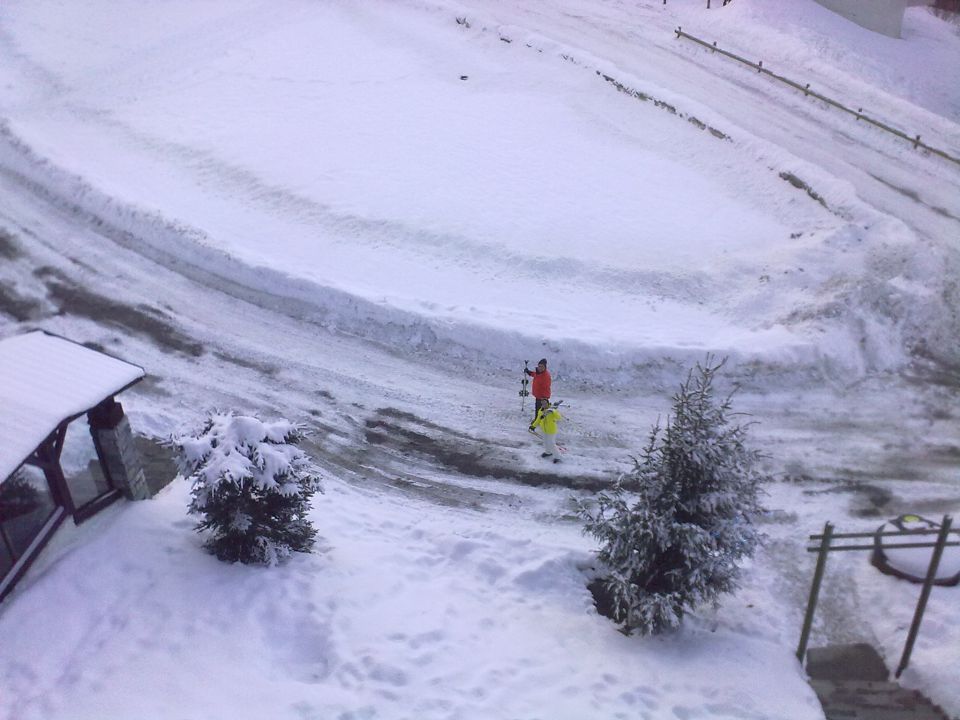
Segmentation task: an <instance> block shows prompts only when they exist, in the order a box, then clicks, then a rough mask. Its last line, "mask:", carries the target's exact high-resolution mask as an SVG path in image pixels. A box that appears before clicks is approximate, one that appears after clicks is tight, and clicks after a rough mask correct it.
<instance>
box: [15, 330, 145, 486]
mask: <svg viewBox="0 0 960 720" xmlns="http://www.w3.org/2000/svg"><path fill="white" fill-rule="evenodd" d="M143 376H144V372H143V368H141V367H138V366H136V365H131V364H130V363H128V362H124V361H123V360H118V359H117V358H114V357H110V356H109V355H104V354H103V353H101V352H97V351H96V350H91V349H90V348H86V347H84V346H82V345H78V344H77V343H74V342H71V341H69V340H65V339H64V338H61V337H57V336H55V335H48V334H47V333H45V332H31V333H26V334H24V335H15V336H13V337H10V338H6V339H3V340H0V483H2V482H3V481H4V480H6V479H7V478H8V477H9V476H10V475H11V474H12V473H13V471H14V470H16V469H17V468H18V467H19V466H20V465H21V464H22V463H23V461H24V460H26V459H27V458H28V457H29V456H30V455H31V454H32V453H33V451H34V450H36V449H37V447H38V446H39V445H40V444H41V443H42V442H43V441H44V440H45V439H46V438H47V436H49V435H50V433H51V432H53V431H54V430H56V429H57V427H58V426H59V425H60V423H62V422H63V421H64V420H68V419H70V418H73V417H76V416H77V415H80V414H82V413H85V412H86V411H87V410H90V409H91V408H94V407H96V406H97V405H99V404H100V403H101V402H102V401H103V400H106V399H107V398H109V397H112V396H113V395H116V394H117V393H118V392H120V391H121V390H124V389H126V388H127V387H129V386H130V385H132V384H133V383H135V382H137V381H139V380H140V379H141V378H142V377H143Z"/></svg>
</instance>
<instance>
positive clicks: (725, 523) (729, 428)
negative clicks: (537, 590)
mask: <svg viewBox="0 0 960 720" xmlns="http://www.w3.org/2000/svg"><path fill="white" fill-rule="evenodd" d="M722 366H723V362H720V363H719V364H713V358H712V357H710V356H708V357H707V359H706V364H705V365H700V364H699V363H698V364H697V366H696V369H695V370H694V371H691V372H690V373H689V374H688V376H687V380H686V382H685V383H683V384H682V385H681V386H680V390H679V391H678V392H677V394H676V395H674V397H673V415H672V417H671V418H668V420H667V426H666V429H665V430H663V431H661V428H660V426H659V423H658V424H657V425H655V426H654V427H653V429H652V430H651V432H650V439H649V442H648V444H647V446H646V447H645V448H644V450H643V453H642V455H641V456H640V458H639V459H636V458H635V459H634V469H633V470H632V471H631V472H629V473H627V474H626V475H624V476H622V477H621V478H620V479H618V481H617V483H616V484H615V486H614V487H613V489H612V490H611V492H610V493H609V494H607V493H602V494H601V495H600V496H599V498H598V507H597V509H596V511H595V512H592V511H591V510H590V509H589V508H588V507H582V508H581V511H580V513H581V516H582V517H584V518H585V519H586V524H585V526H584V533H585V534H590V535H593V536H594V537H596V538H597V539H598V540H599V541H600V543H601V548H600V550H599V551H598V558H599V559H600V561H601V563H602V565H603V566H604V570H605V571H606V573H607V574H606V575H605V576H604V577H603V578H602V579H601V580H600V581H599V585H598V586H594V587H598V589H599V591H600V592H599V593H596V591H595V594H599V595H600V598H599V599H600V600H602V601H604V602H603V603H598V607H599V606H600V605H601V604H608V605H609V609H610V614H611V616H612V617H613V619H614V620H615V621H616V622H618V623H621V624H622V625H623V626H624V629H625V630H626V632H627V633H630V632H631V631H632V630H638V631H639V632H640V633H641V634H644V635H646V634H650V633H658V632H662V631H664V630H667V629H669V628H673V627H677V626H678V625H679V624H680V622H681V620H682V619H683V616H684V613H685V612H686V611H687V610H692V609H693V608H695V607H696V606H697V605H700V604H702V603H705V602H712V603H713V604H714V605H716V604H717V602H718V601H717V598H718V596H719V595H720V594H721V593H726V592H731V591H733V590H735V589H736V588H737V580H738V575H739V568H738V567H737V565H736V561H737V560H738V559H739V558H741V557H743V556H749V555H752V554H753V551H754V548H755V546H756V544H757V542H758V533H757V531H756V529H755V528H754V526H753V523H752V516H753V515H754V514H756V513H757V512H759V511H760V510H761V509H762V508H761V506H760V502H759V494H760V483H761V482H762V481H763V480H764V479H765V478H764V477H763V476H762V475H761V474H760V473H759V471H758V470H757V469H756V468H757V464H758V463H757V461H758V459H759V454H758V453H757V452H755V451H751V450H748V449H747V448H746V447H745V445H744V440H745V434H746V429H745V428H744V427H743V426H740V425H733V424H731V422H730V420H729V415H730V411H731V404H730V397H729V396H727V398H726V399H725V400H722V401H717V400H716V398H715V397H714V389H713V380H714V375H715V374H716V372H717V371H718V370H719V369H720V368H721V367H722ZM624 485H629V486H630V487H634V486H635V487H636V488H638V490H637V496H636V498H635V502H633V504H631V503H630V500H629V499H628V496H627V493H626V491H625V489H624Z"/></svg>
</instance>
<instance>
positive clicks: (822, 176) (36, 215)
mask: <svg viewBox="0 0 960 720" xmlns="http://www.w3.org/2000/svg"><path fill="white" fill-rule="evenodd" d="M715 5H719V3H715ZM788 6H789V7H788ZM677 26H682V27H683V28H684V30H685V31H687V32H690V33H692V34H694V35H698V36H702V37H704V38H706V39H708V40H711V41H712V40H717V41H718V44H719V45H720V46H721V47H725V48H727V49H730V50H732V51H734V52H738V53H741V54H744V55H746V56H749V57H756V58H757V59H763V61H764V65H765V67H771V68H773V69H774V70H775V72H779V73H781V74H783V75H786V76H788V77H791V78H794V79H797V80H799V81H802V82H804V83H805V82H810V83H811V84H812V86H813V87H815V88H816V89H818V90H819V91H820V92H823V93H825V94H828V95H831V96H835V97H837V98H838V99H840V100H842V101H846V102H848V104H851V105H856V106H858V107H860V106H862V107H863V108H864V111H865V112H870V113H871V114H873V115H875V116H877V117H879V118H880V119H883V120H886V121H889V122H890V123H892V124H894V125H896V126H897V127H901V128H903V129H904V130H905V131H907V132H909V133H911V134H918V133H919V134H921V135H922V136H923V138H924V141H925V142H927V143H929V144H931V145H933V146H937V147H942V148H943V149H945V150H947V151H948V152H951V153H953V154H954V155H956V156H960V125H958V119H960V87H958V86H957V84H956V82H955V77H954V70H955V68H956V67H957V63H958V61H960V37H958V32H957V25H955V24H950V23H947V22H944V21H943V20H941V19H938V18H937V17H936V16H934V15H933V14H932V13H931V12H930V11H928V10H925V9H922V8H914V9H911V10H909V11H908V13H907V16H906V20H905V26H904V39H903V40H899V41H897V40H892V39H889V38H885V37H882V36H878V35H874V34H871V33H869V32H867V31H865V30H862V29H860V28H857V27H856V26H853V25H850V24H848V23H846V22H845V21H843V20H842V19H840V18H838V17H836V16H834V15H832V14H830V13H829V12H827V11H826V10H824V9H823V8H820V7H819V6H818V5H816V4H815V3H813V2H812V1H810V0H802V1H801V0H798V1H797V2H791V3H789V4H783V3H776V4H772V3H765V2H761V1H760V0H735V1H734V2H733V3H732V4H730V5H728V6H727V7H723V8H719V7H714V8H713V9H712V10H710V11H707V10H706V9H705V8H704V7H703V6H702V3H701V2H699V1H698V2H693V1H692V0H691V1H690V2H682V1H678V0H670V2H669V3H668V4H667V5H663V4H662V3H661V2H659V0H657V1H656V2H654V1H653V0H651V1H649V2H632V3H627V2H615V1H613V0H610V1H607V2H589V3H587V2H583V1H582V0H578V1H577V2H574V1H573V0H550V2H542V3H524V4H521V3H510V2H495V1H494V0H461V1H460V2H446V1H441V0H438V1H436V2H426V1H422V0H400V1H397V2H389V3H387V2H369V3H363V4H359V3H357V4H353V3H348V2H339V3H313V2H295V1H293V0H290V1H288V2H283V3H276V2H263V1H255V0H239V1H234V2H226V0H223V1H222V2H217V1H213V0H211V1H209V2H204V3H195V2H187V0H164V2H159V3H151V4H149V5H144V4H142V3H136V2H128V1H124V0H109V1H108V0H96V1H95V0H84V1H83V2H76V3H66V4H65V3H59V2H54V1H53V0H34V1H32V2H29V3H28V2H22V1H20V0H12V1H11V2H6V3H4V4H3V6H2V7H0V88H3V94H2V96H0V189H2V192H0V279H2V285H0V333H2V334H8V333H11V332H17V331H20V330H23V329H25V328H27V327H43V328H46V329H49V330H51V331H54V332H59V333H61V334H64V335H67V336H69V337H71V338H74V339H77V340H81V341H86V342H92V343H96V344H97V345H98V346H100V347H103V348H106V349H107V350H108V351H110V352H112V353H115V354H117V355H118V356H120V357H123V358H126V359H129V360H131V361H132V362H136V363H137V364H139V365H142V366H144V367H146V368H147V371H148V374H149V375H150V378H149V380H148V381H147V382H145V383H144V384H142V385H141V386H140V387H138V388H137V389H136V390H135V391H134V392H133V393H131V394H129V396H128V397H126V398H125V405H126V406H127V408H128V411H129V412H130V413H131V415H132V418H133V424H134V425H135V426H136V427H137V428H138V429H139V430H140V431H142V432H147V433H152V434H155V435H158V436H163V435H166V434H168V433H170V432H171V431H173V430H178V429H183V427H184V426H185V425H187V426H188V425H189V424H190V423H193V422H196V421H197V420H198V418H199V417H200V416H201V415H202V413H203V411H204V410H205V409H206V408H209V407H213V406H219V407H231V408H236V409H238V410H242V411H256V412H260V413H263V414H265V415H274V414H282V415H285V416H287V417H289V418H291V419H295V420H305V421H307V422H308V423H309V424H310V425H311V427H312V428H313V430H314V436H313V447H312V450H313V451H314V452H315V453H316V455H317V456H318V459H319V460H320V462H321V464H322V465H323V466H324V467H325V468H326V469H327V471H328V473H329V474H330V476H331V479H330V480H329V481H328V483H327V490H328V492H327V494H326V495H324V496H320V497H318V499H317V500H316V501H315V522H316V524H317V526H318V527H319V528H320V532H321V535H322V537H323V541H322V543H321V547H320V548H318V550H317V552H316V553H314V554H313V555H310V556H303V557H298V558H295V559H294V560H293V561H291V562H290V563H289V564H287V565H285V566H282V567H279V568H272V569H251V568H237V567H228V566H224V565H222V564H219V563H217V562H216V561H215V560H214V559H212V558H210V557H208V556H206V555H205V554H203V553H202V551H201V550H200V548H199V539H198V538H197V537H196V536H195V535H194V533H193V532H192V531H191V521H190V520H189V519H188V518H187V517H186V516H185V507H186V502H187V488H186V485H185V484H184V483H183V482H182V481H176V482H174V483H173V484H172V485H171V486H170V487H169V488H168V489H167V490H165V491H164V492H163V493H162V494H161V495H160V496H159V497H158V498H156V499H155V500H153V501H150V502H147V503H141V504H137V505H120V506H117V507H114V508H112V509H111V510H110V511H108V512H107V513H104V514H103V515H101V516H99V517H98V518H96V519H95V520H93V521H90V523H88V524H86V525H84V526H81V527H80V528H77V529H75V530H71V531H70V532H66V533H62V534H61V536H60V537H58V538H57V539H56V542H55V546H54V547H52V548H51V549H50V551H49V552H48V553H47V554H46V556H45V558H44V559H43V561H42V562H41V563H39V564H38V565H37V566H36V567H35V568H34V569H33V570H32V571H31V573H30V575H29V576H28V577H27V579H26V580H25V581H24V582H23V583H21V586H20V588H19V589H18V591H17V592H16V593H14V595H12V596H11V597H10V598H9V599H8V600H7V601H5V603H4V607H3V608H2V609H0V646H2V647H3V649H4V650H3V653H2V657H0V717H10V718H11V719H12V718H17V719H18V720H19V719H21V718H24V719H25V718H121V717H143V718H151V717H156V718H166V717H189V718H221V717H223V718H226V717H264V716H269V717H279V718H334V717H342V718H407V717H409V718H585V717H591V718H593V717H595V718H608V717H609V718H614V717H648V718H669V717H679V718H684V717H686V718H818V717H821V716H822V714H821V711H820V709H819V705H818V704H817V702H816V699H815V697H814V696H813V693H812V691H811V690H810V689H809V688H808V687H807V686H806V683H805V681H804V678H803V673H802V670H801V668H800V667H799V665H798V664H797V663H796V662H795V659H794V658H793V655H792V653H793V649H794V647H795V643H796V640H797V635H798V632H799V624H800V619H801V616H802V606H803V603H804V602H805V599H806V597H805V596H806V592H807V589H808V583H809V577H810V573H811V571H812V560H811V558H810V557H809V556H808V554H807V553H805V552H804V550H803V546H804V543H803V540H804V538H805V537H806V535H807V534H810V533H812V532H816V531H818V530H819V529H820V527H822V523H823V522H824V521H825V520H827V519H831V520H833V521H834V522H835V523H837V524H840V525H842V527H843V529H845V530H851V531H852V530H872V529H874V528H875V527H876V526H877V525H879V524H880V523H881V522H882V520H883V519H884V518H886V517H888V516H892V515H895V514H897V513H899V512H907V511H914V512H920V513H923V514H927V515H929V516H932V517H939V515H941V514H943V513H945V512H953V513H956V512H957V511H958V509H960V490H958V483H957V480H956V467H957V460H958V457H960V450H958V448H960V432H958V430H957V427H958V426H957V411H956V407H957V400H958V399H960V393H958V383H957V373H956V367H957V363H958V362H960V355H958V351H957V347H958V346H957V344H956V341H955V338H956V337H957V333H958V331H960V317H958V314H957V309H956V308H957V302H958V283H957V277H958V275H957V273H958V269H960V259H958V258H960V248H958V246H957V240H956V239H957V237H958V236H960V171H958V166H957V165H954V164H951V163H949V162H948V161H945V160H943V159H941V158H937V157H932V156H928V155H925V154H923V153H919V152H917V151H914V150H913V148H912V147H910V145H909V144H907V143H905V142H903V141H902V140H899V139H896V138H892V137H889V136H885V135H883V134H881V133H879V132H878V131H876V130H874V129H871V128H869V127H865V126H863V125H858V124H857V123H856V121H855V120H854V119H853V118H849V117H846V116H842V115H840V114H839V113H837V112H835V111H832V110H828V109H827V108H825V107H824V106H822V105H821V104H819V103H816V102H814V101H812V100H810V99H809V98H804V97H803V95H802V94H801V93H798V92H796V91H794V90H791V89H789V88H786V87H782V86H777V85H775V84H774V83H772V82H771V81H770V79H769V78H765V77H763V76H759V75H757V74H756V73H751V72H749V71H748V70H746V69H743V68H740V67H738V66H736V65H735V64H733V63H732V62H731V61H729V60H724V59H722V58H720V57H718V56H716V55H712V54H710V53H709V52H708V51H705V50H703V49H701V48H698V47H697V46H695V45H693V44H690V43H688V42H685V41H680V40H677V39H676V37H675V35H674V34H673V33H672V30H673V29H674V28H675V27H677ZM598 73H600V74H598ZM603 75H606V76H608V77H610V78H611V79H613V80H614V81H616V83H618V84H619V85H620V87H622V88H624V89H629V90H631V91H636V92H639V93H643V94H644V95H645V96H646V97H648V98H649V100H647V101H644V100H641V99H638V98H637V97H635V96H634V95H632V94H630V93H627V92H618V91H617V86H616V85H615V84H614V83H613V82H609V81H607V80H605V79H604V78H603ZM693 120H696V122H694V121H693ZM791 180H793V181H795V182H791ZM797 184H802V186H801V187H797V186H796V185H797ZM804 188H807V189H809V191H810V192H806V191H805V189H804ZM814 195H815V196H816V198H820V200H822V202H821V201H818V200H817V199H816V198H815V197H814ZM707 351H713V352H716V353H719V354H724V355H725V354H729V355H730V356H731V364H730V371H729V379H730V380H731V381H736V382H737V383H738V384H739V385H740V386H741V387H742V392H741V396H740V399H739V402H738V407H740V408H742V409H745V410H747V411H749V412H750V413H751V414H752V415H753V416H754V418H755V419H756V420H758V421H759V424H758V425H757V426H756V428H755V431H754V436H755V438H756V439H757V442H758V445H759V446H760V447H761V448H762V449H763V450H764V451H765V452H767V453H768V454H769V456H770V459H769V463H770V469H771V472H774V473H775V474H776V477H777V478H778V482H777V483H775V484H774V485H772V486H771V495H770V497H769V499H768V506H769V507H770V513H769V515H768V516H767V517H766V518H764V526H765V527H764V529H765V530H766V531H767V532H768V534H769V536H770V537H769V540H768V542H767V544H766V545H765V547H764V549H763V550H762V552H761V553H760V555H759V556H758V557H757V558H756V559H755V560H754V562H753V563H751V564H750V566H749V568H748V571H747V574H746V578H745V587H744V590H743V591H742V592H741V593H739V594H738V595H736V596H734V597H732V598H730V599H729V600H728V601H727V603H725V604H724V606H723V607H722V608H721V609H720V610H719V611H716V612H714V611H704V612H702V613H699V614H698V615H696V616H695V617H693V618H691V620H690V621H689V622H688V623H687V624H686V625H685V627H684V628H683V630H681V631H680V632H679V633H677V634H676V635H672V636H670V637H665V638H657V639H639V638H626V637H624V636H622V635H620V634H618V633H617V632H616V631H615V629H614V628H613V626H611V625H610V623H609V622H608V621H606V620H604V619H603V618H601V617H599V616H597V615H596V613H595V612H594V611H593V609H592V605H591V600H590V596H589V593H588V591H587V590H586V587H585V575H584V573H587V572H589V566H590V558H591V556H590V550H591V548H592V545H591V541H590V540H589V539H587V538H584V537H582V536H581V535H580V533H579V525H578V524H577V522H576V521H574V520H573V518H572V517H571V514H570V513H571V505H570V496H571V494H572V493H573V492H577V493H580V494H583V493H586V492H589V489H592V488H596V487H598V486H602V484H604V483H608V482H610V481H611V480H612V479H613V478H615V477H616V475H617V473H618V472H620V471H622V470H624V469H625V468H626V467H628V463H629V459H628V456H629V454H630V453H632V452H636V450H637V449H638V445H639V439H640V438H642V437H643V436H644V434H645V433H646V431H647V429H648V427H649V425H650V424H651V423H652V422H653V421H655V420H656V418H657V416H658V415H661V414H663V413H664V412H666V410H667V408H668V406H669V393H670V390H671V389H672V388H673V387H674V386H675V385H676V383H677V382H678V381H679V379H680V375H681V373H682V368H683V367H685V366H686V365H688V364H689V363H690V362H692V361H694V360H700V359H702V358H703V356H704V353H705V352H707ZM542 355H546V356H548V357H549V358H550V361H551V367H552V368H553V369H554V370H555V383H556V389H557V393H558V395H557V397H563V398H565V399H566V400H567V401H568V402H569V404H570V411H569V415H570V418H571V421H570V423H569V425H568V427H567V428H565V435H564V437H565V438H566V442H567V445H568V447H569V452H568V453H567V456H566V458H565V459H566V462H565V464H564V466H563V467H562V468H561V469H559V470H557V471H554V470H553V469H552V468H551V469H550V470H549V471H547V470H546V469H544V468H543V467H542V466H541V465H540V464H539V458H538V457H537V451H536V449H535V448H534V447H533V446H532V445H531V443H530V441H529V440H528V438H527V437H526V433H525V432H524V431H523V426H524V424H525V418H523V417H520V416H519V412H518V411H519V407H518V406H519V398H518V397H517V396H516V389H518V388H516V387H515V385H516V380H517V377H516V371H517V368H518V367H519V364H520V363H521V362H522V360H523V359H530V360H536V359H537V358H539V357H540V356H542ZM845 555H852V554H845ZM830 563H831V565H830V569H829V571H828V586H827V588H825V592H826V597H825V598H824V600H823V603H822V605H821V609H820V613H821V617H820V622H819V623H818V626H817V628H816V635H815V640H817V641H818V642H826V641H828V640H831V641H844V640H856V639H860V640H867V641H869V642H873V643H875V644H876V645H877V646H878V647H880V648H881V649H882V650H883V651H884V652H885V654H886V655H887V660H888V664H891V665H896V662H897V660H898V658H899V653H900V650H901V648H902V643H903V641H904V639H905V633H906V627H907V626H908V625H909V620H910V615H911V613H912V609H913V603H914V602H915V597H916V591H915V588H913V587H905V586H904V584H903V583H901V582H897V581H894V580H892V579H890V578H887V577H884V576H881V575H879V574H878V573H877V572H876V571H875V570H873V569H872V568H871V567H870V566H868V565H867V564H866V561H865V558H864V557H852V556H850V557H847V556H843V557H839V558H837V559H836V561H834V558H831V560H830ZM957 592H958V591H957V589H939V588H938V589H937V590H935V591H934V593H933V595H932V597H931V605H930V608H929V609H928V616H927V620H926V621H925V625H924V628H923V630H922V631H921V635H920V640H919V641H918V646H917V648H916V650H915V652H914V659H913V661H912V665H911V668H910V669H909V670H908V672H907V673H906V675H905V676H904V680H905V682H907V683H908V684H911V685H912V686H916V687H920V688H923V689H924V690H925V691H926V692H928V693H929V694H930V695H931V696H932V697H933V698H934V699H935V700H937V701H938V702H940V703H942V704H943V705H944V706H945V707H947V708H948V709H949V710H950V711H951V712H952V713H954V714H958V713H960V691H958V690H957V688H956V687H955V683H954V682H952V678H953V673H952V670H951V669H950V668H951V667H955V665H956V662H957V660H958V659H960V656H958V651H957V648H958V647H960V627H958V625H957V623H956V620H955V618H953V617H952V615H951V607H952V606H953V605H955V601H956V595H957Z"/></svg>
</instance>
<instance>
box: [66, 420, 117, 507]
mask: <svg viewBox="0 0 960 720" xmlns="http://www.w3.org/2000/svg"><path fill="white" fill-rule="evenodd" d="M60 467H61V468H63V475H64V477H65V478H66V480H67V488H68V489H69V490H70V497H71V498H73V504H74V506H75V507H77V508H80V507H82V506H84V505H86V504H87V503H88V502H90V501H91V500H94V499H96V498H98V497H100V496H101V495H103V494H104V493H105V492H107V491H108V490H110V489H111V486H110V484H109V483H108V482H107V478H106V477H105V476H104V474H103V469H102V468H101V467H100V460H99V459H98V458H97V450H96V448H95V447H94V445H93V436H91V435H90V426H89V425H87V424H86V423H85V422H83V420H77V421H75V422H72V423H70V425H68V426H67V436H66V439H65V440H64V443H63V453H62V454H61V455H60Z"/></svg>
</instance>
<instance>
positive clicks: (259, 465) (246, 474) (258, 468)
mask: <svg viewBox="0 0 960 720" xmlns="http://www.w3.org/2000/svg"><path fill="white" fill-rule="evenodd" d="M302 438H303V431H302V429H301V428H300V427H299V426H298V425H295V424H293V423H291V422H289V421H287V420H276V421H273V422H263V421H261V420H259V419H258V418H255V417H247V416H242V415H234V414H233V413H219V412H216V413H213V414H211V415H210V417H209V418H208V419H207V421H206V423H205V424H204V426H203V428H201V429H200V431H199V432H196V433H193V434H188V435H179V436H175V437H174V438H172V440H171V441H170V444H171V445H172V446H173V447H174V448H175V449H176V450H177V453H178V460H179V464H180V471H181V473H183V475H184V476H185V477H187V478H188V479H189V480H191V481H192V483H193V487H192V489H191V495H192V500H191V502H190V510H189V511H190V513H191V514H195V515H201V516H202V517H203V520H201V521H200V522H199V523H198V524H197V526H196V527H197V531H198V532H204V531H208V530H209V531H211V535H210V538H209V539H208V540H207V542H206V546H207V548H209V549H210V550H211V551H212V552H213V553H214V554H215V555H216V556H217V557H218V558H219V559H221V560H226V561H228V562H236V561H238V560H239V561H240V562H242V563H258V564H266V565H273V564H275V563H276V562H278V561H279V560H281V559H283V558H285V557H287V556H288V555H289V554H290V553H291V552H293V551H297V552H306V551H309V549H310V547H311V546H312V545H313V541H314V538H315V536H316V534H317V531H316V530H315V529H314V527H313V525H312V524H311V523H310V521H309V520H308V519H307V512H308V511H309V509H310V499H311V498H312V497H313V495H314V493H315V492H317V491H320V492H322V488H321V486H320V477H319V469H318V468H317V467H316V466H315V465H314V464H313V462H312V461H311V460H310V458H308V457H307V456H306V455H305V454H304V452H303V451H302V450H301V449H300V448H298V447H297V446H296V444H297V442H299V441H300V440H301V439H302Z"/></svg>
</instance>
